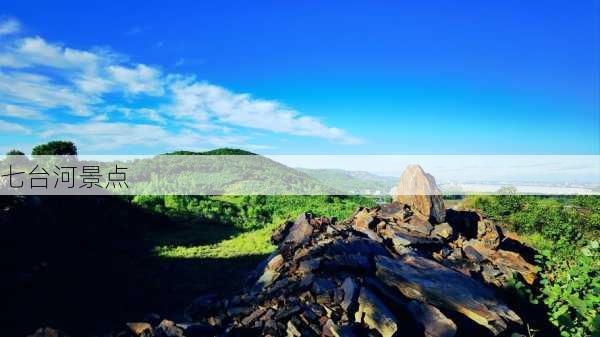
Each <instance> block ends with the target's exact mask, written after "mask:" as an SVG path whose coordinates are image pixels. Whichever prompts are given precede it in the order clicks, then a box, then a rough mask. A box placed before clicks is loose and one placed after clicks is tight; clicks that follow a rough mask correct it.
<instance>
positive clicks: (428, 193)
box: [394, 165, 446, 223]
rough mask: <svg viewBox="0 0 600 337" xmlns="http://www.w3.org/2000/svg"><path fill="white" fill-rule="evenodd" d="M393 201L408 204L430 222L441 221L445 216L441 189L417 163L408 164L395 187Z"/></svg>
mask: <svg viewBox="0 0 600 337" xmlns="http://www.w3.org/2000/svg"><path fill="white" fill-rule="evenodd" d="M394 201H395V202H399V203H402V204H407V205H409V206H410V208H411V210H413V211H417V212H418V213H420V214H422V215H424V216H425V217H426V218H428V220H429V221H430V222H432V223H442V222H444V220H445V217H446V209H445V208H444V200H443V199H442V191H440V189H439V188H438V187H437V185H436V184H435V179H434V178H433V176H432V175H430V174H428V173H425V171H423V168H421V166H419V165H408V166H407V167H406V169H405V170H404V172H403V173H402V176H401V177H400V183H399V184H398V187H397V188H396V193H395V195H394Z"/></svg>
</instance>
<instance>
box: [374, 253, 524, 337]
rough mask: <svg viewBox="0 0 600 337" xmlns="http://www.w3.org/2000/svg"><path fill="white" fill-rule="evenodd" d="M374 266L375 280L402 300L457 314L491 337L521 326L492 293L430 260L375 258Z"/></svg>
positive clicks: (462, 275) (516, 317) (404, 257)
mask: <svg viewBox="0 0 600 337" xmlns="http://www.w3.org/2000/svg"><path fill="white" fill-rule="evenodd" d="M375 264H376V275H377V277H378V278H379V279H380V280H381V281H382V282H384V283H385V284H387V285H388V286H390V287H393V288H395V289H398V290H399V291H400V292H401V293H402V294H403V295H404V296H406V297H408V298H411V299H414V300H417V301H420V302H424V303H428V304H431V305H433V306H436V307H438V308H441V309H446V310H452V311H456V312H459V313H461V314H463V315H465V316H467V317H468V318H470V319H471V320H473V321H474V322H476V323H478V324H480V325H482V326H484V327H486V328H487V329H488V330H490V331H491V332H492V333H493V334H494V335H498V334H500V333H501V332H503V331H504V330H506V329H507V327H508V325H507V321H511V322H516V323H519V324H522V321H521V319H520V318H519V316H517V314H516V313H515V312H513V311H512V310H510V309H509V308H508V307H507V306H506V305H505V304H504V303H502V302H501V301H500V300H499V299H497V298H496V296H495V294H494V292H493V291H492V290H491V289H489V288H487V287H485V286H484V285H482V284H480V283H478V282H477V281H475V280H473V279H471V278H469V277H467V276H465V275H464V274H461V273H459V272H457V271H454V270H452V269H450V268H447V267H444V266H443V265H441V264H439V263H437V262H435V261H433V260H429V259H426V258H423V257H420V256H416V255H403V256H401V257H400V258H399V259H397V260H394V259H390V258H388V257H385V256H377V257H375Z"/></svg>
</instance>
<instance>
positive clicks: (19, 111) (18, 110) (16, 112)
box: [0, 103, 46, 120]
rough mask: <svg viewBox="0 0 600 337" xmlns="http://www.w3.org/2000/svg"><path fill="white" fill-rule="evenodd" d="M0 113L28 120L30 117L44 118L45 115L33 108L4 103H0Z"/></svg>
mask: <svg viewBox="0 0 600 337" xmlns="http://www.w3.org/2000/svg"><path fill="white" fill-rule="evenodd" d="M0 115H2V116H7V117H14V118H21V119H30V120H31V119H35V120H42V119H46V116H44V115H43V114H42V113H40V112H39V111H37V110H35V109H32V108H29V107H25V106H19V105H13V104H4V103H0Z"/></svg>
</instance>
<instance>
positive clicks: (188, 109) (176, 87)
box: [170, 80, 360, 144]
mask: <svg viewBox="0 0 600 337" xmlns="http://www.w3.org/2000/svg"><path fill="white" fill-rule="evenodd" d="M171 90H172V91H173V106H171V107H170V111H171V113H172V114H173V115H174V116H175V117H177V118H188V119H192V120H196V121H207V120H209V119H210V118H212V117H214V118H217V119H218V120H219V121H220V122H223V123H227V124H230V125H235V126H242V127H248V128H254V129H261V130H268V131H274V132H281V133H289V134H292V135H298V136H312V137H320V138H327V139H332V140H338V141H341V142H344V143H351V144H355V143H358V142H360V140H359V139H357V138H354V137H351V136H349V135H348V134H347V133H346V132H345V131H344V130H342V129H339V128H333V127H328V126H326V125H324V124H323V123H322V122H321V121H319V120H318V119H316V118H314V117H311V116H303V115H301V114H300V113H299V112H297V111H295V110H293V109H290V108H287V107H285V106H283V105H282V104H281V103H279V102H277V101H270V100H263V99H256V98H253V97H252V96H251V95H249V94H237V93H233V92H231V91H229V90H227V89H225V88H222V87H219V86H216V85H212V84H209V83H205V82H190V81H189V80H177V81H175V82H174V83H173V84H172V85H171Z"/></svg>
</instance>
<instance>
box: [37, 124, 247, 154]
mask: <svg viewBox="0 0 600 337" xmlns="http://www.w3.org/2000/svg"><path fill="white" fill-rule="evenodd" d="M41 136H42V137H44V138H49V137H54V136H68V137H74V138H75V140H76V142H77V143H78V144H84V145H85V148H86V149H92V150H110V149H117V148H122V147H128V146H133V145H138V146H145V147H161V146H164V147H166V148H168V149H170V150H175V149H199V148H202V147H203V146H206V145H211V146H233V145H242V144H243V142H244V141H245V140H246V139H247V138H246V137H243V136H222V137H220V136H214V135H209V136H200V135H198V134H197V133H196V132H193V131H191V130H189V129H184V130H181V131H179V132H172V131H168V130H167V129H165V128H164V127H162V126H158V125H150V124H130V123H109V122H96V121H92V122H88V123H80V124H68V123H63V124H57V125H52V126H51V127H50V128H48V129H47V130H46V131H44V132H42V134H41Z"/></svg>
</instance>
